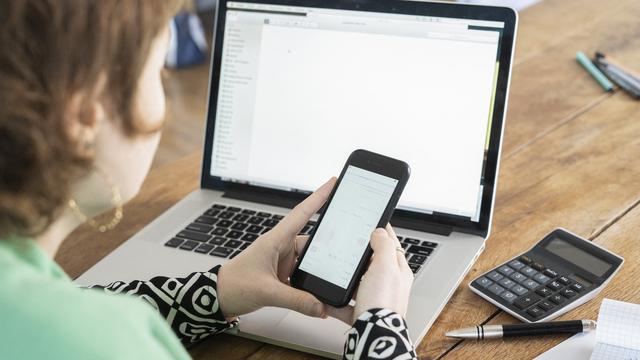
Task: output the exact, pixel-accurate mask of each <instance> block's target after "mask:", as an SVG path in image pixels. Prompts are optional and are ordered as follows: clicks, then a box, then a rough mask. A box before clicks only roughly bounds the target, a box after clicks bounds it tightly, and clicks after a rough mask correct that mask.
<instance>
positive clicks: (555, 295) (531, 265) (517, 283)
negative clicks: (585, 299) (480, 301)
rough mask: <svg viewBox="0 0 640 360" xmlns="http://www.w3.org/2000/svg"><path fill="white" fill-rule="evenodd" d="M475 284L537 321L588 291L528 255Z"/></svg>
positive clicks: (478, 280)
mask: <svg viewBox="0 0 640 360" xmlns="http://www.w3.org/2000/svg"><path fill="white" fill-rule="evenodd" d="M474 284H475V285H478V286H476V288H479V289H481V291H483V292H485V293H488V294H493V295H495V296H497V297H499V298H501V299H502V300H503V301H505V302H507V303H508V304H509V306H513V307H514V308H515V309H517V312H519V313H522V314H523V315H524V314H526V315H527V316H528V317H529V318H533V319H534V320H535V319H539V318H542V317H544V316H545V315H546V314H549V313H552V312H554V311H556V310H558V309H559V308H560V307H562V306H563V305H564V304H565V303H566V302H567V301H570V300H571V299H573V298H575V297H576V296H578V295H580V293H581V292H583V291H584V290H585V285H583V284H581V283H578V282H575V281H573V280H571V279H570V278H569V277H568V276H565V275H562V274H559V273H558V272H557V271H555V270H553V269H550V268H547V267H546V266H545V265H544V263H542V262H539V261H535V260H534V259H532V258H531V257H530V256H527V255H523V256H520V257H519V258H517V259H514V260H512V261H510V262H508V263H506V264H504V265H502V266H499V267H498V268H496V269H494V270H492V271H490V272H489V273H487V274H485V275H484V276H481V277H479V278H478V279H476V280H475V281H474Z"/></svg>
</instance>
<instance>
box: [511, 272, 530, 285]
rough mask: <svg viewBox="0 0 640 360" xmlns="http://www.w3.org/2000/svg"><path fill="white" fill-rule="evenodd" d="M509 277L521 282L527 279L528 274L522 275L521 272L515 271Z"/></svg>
mask: <svg viewBox="0 0 640 360" xmlns="http://www.w3.org/2000/svg"><path fill="white" fill-rule="evenodd" d="M509 277H510V278H511V280H513V281H515V282H519V283H521V282H523V281H525V280H527V277H526V276H524V275H522V274H520V273H517V272H514V273H513V274H511V275H509Z"/></svg>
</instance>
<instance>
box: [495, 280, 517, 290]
mask: <svg viewBox="0 0 640 360" xmlns="http://www.w3.org/2000/svg"><path fill="white" fill-rule="evenodd" d="M498 284H499V285H500V286H502V287H503V288H505V289H511V288H512V287H513V286H514V285H515V284H516V283H515V282H514V281H513V280H511V279H509V278H503V279H500V281H498Z"/></svg>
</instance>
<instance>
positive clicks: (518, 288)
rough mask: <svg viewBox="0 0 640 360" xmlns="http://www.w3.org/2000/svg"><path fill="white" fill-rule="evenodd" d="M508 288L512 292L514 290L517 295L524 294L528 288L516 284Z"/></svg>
mask: <svg viewBox="0 0 640 360" xmlns="http://www.w3.org/2000/svg"><path fill="white" fill-rule="evenodd" d="M509 290H511V291H512V292H514V293H515V294H516V295H518V296H522V295H524V294H526V293H528V292H529V289H527V288H526V287H524V286H522V285H516V286H514V287H512V288H511V289H509Z"/></svg>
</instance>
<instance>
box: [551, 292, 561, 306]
mask: <svg viewBox="0 0 640 360" xmlns="http://www.w3.org/2000/svg"><path fill="white" fill-rule="evenodd" d="M547 300H549V301H551V302H553V303H556V304H558V305H560V304H562V303H563V302H564V298H563V297H562V296H560V294H555V295H551V296H549V298H548V299H547Z"/></svg>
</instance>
